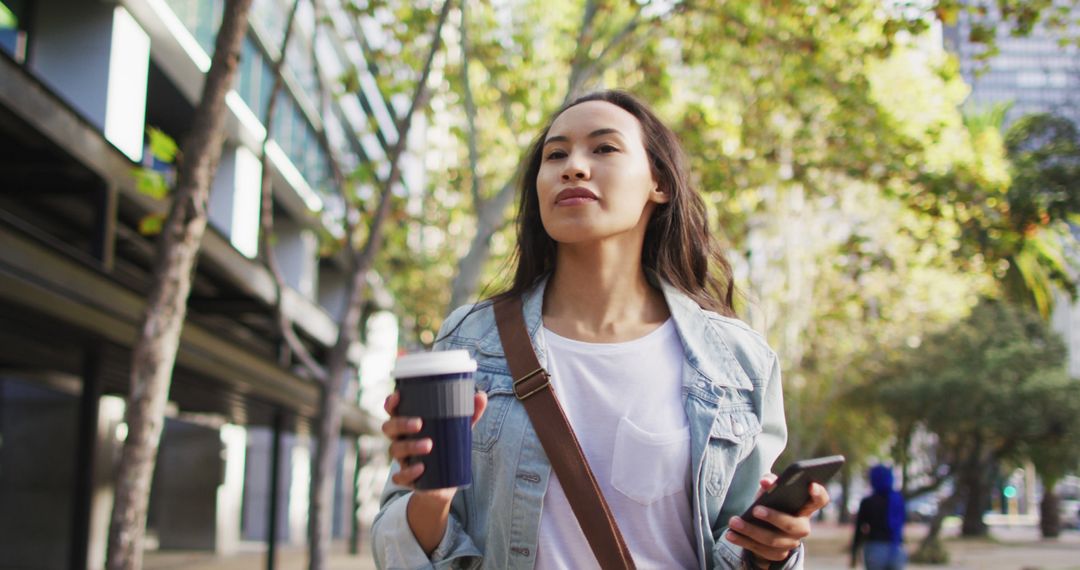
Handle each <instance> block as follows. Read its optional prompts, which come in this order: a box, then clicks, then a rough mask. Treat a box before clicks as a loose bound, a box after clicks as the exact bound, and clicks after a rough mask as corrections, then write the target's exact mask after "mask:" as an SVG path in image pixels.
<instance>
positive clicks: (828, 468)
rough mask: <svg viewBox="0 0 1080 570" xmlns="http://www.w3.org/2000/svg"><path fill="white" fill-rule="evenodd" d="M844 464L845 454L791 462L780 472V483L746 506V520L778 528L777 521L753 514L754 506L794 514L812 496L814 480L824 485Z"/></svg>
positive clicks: (744, 516)
mask: <svg viewBox="0 0 1080 570" xmlns="http://www.w3.org/2000/svg"><path fill="white" fill-rule="evenodd" d="M843 464H844V456H843V455H830V456H828V457H817V458H814V459H803V460H801V461H796V462H795V463H792V464H791V465H788V467H787V469H784V472H783V473H781V474H780V477H779V478H778V479H777V480H776V484H775V485H773V486H772V488H770V489H769V490H768V491H765V492H764V493H762V494H761V496H760V497H758V498H757V500H756V501H754V504H752V505H750V508H748V509H746V512H745V513H743V514H742V516H741V518H742V520H744V521H746V522H748V523H753V524H756V525H758V526H763V527H766V528H770V529H774V528H775V527H773V525H771V524H769V523H767V522H765V521H763V520H758V518H757V517H755V516H754V515H753V511H754V507H756V506H758V505H761V506H763V507H768V508H770V509H774V510H777V511H780V512H784V513H787V514H789V515H793V514H795V513H797V512H799V509H801V508H802V507H803V505H805V504H806V502H807V501H809V500H810V483H820V484H821V485H824V484H825V483H826V482H827V481H828V480H829V479H830V478H832V476H833V475H835V474H836V472H837V471H839V470H840V466H841V465H843Z"/></svg>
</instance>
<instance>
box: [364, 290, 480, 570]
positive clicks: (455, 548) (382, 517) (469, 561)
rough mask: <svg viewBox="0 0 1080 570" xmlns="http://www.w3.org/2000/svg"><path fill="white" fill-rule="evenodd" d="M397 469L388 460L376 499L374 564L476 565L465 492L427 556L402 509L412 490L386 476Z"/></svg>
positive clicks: (449, 323) (397, 567)
mask: <svg viewBox="0 0 1080 570" xmlns="http://www.w3.org/2000/svg"><path fill="white" fill-rule="evenodd" d="M464 309H465V307H462V308H460V309H458V310H456V311H454V312H453V313H452V314H451V315H450V316H449V317H447V318H446V320H445V321H444V322H443V326H442V329H441V330H439V335H438V336H437V337H436V338H438V339H443V337H444V336H445V335H446V331H447V330H453V328H452V327H453V326H454V325H456V324H457V323H458V322H460V321H461V319H462V318H463V317H464V316H465V314H466V313H467V311H465V310H464ZM446 348H447V346H446V343H445V342H437V343H436V344H435V346H434V348H433V349H434V350H445V349H446ZM399 470H400V466H399V465H398V464H397V462H396V461H394V462H392V464H391V467H390V474H389V476H388V477H387V480H386V486H385V487H384V488H383V492H382V497H381V499H380V501H379V513H378V514H377V515H375V521H374V522H373V523H372V526H371V541H372V552H373V554H374V557H375V566H376V567H378V568H381V569H385V570H412V569H417V568H479V567H480V563H481V562H482V560H483V555H482V554H481V552H480V550H479V549H478V548H477V547H476V545H475V544H474V543H473V541H472V538H471V537H469V535H468V534H467V533H466V532H465V529H464V527H463V526H462V524H461V521H462V520H465V518H464V513H465V512H466V510H465V494H464V493H461V492H458V493H457V495H455V497H454V502H453V503H452V504H451V506H450V519H449V521H448V522H447V524H446V532H445V533H444V534H443V537H442V540H441V541H440V542H439V545H438V546H436V547H435V550H434V551H433V552H432V553H431V557H430V558H429V557H428V555H427V554H426V553H425V552H424V549H423V548H422V547H421V546H420V543H419V542H417V540H416V536H415V535H413V532H412V528H410V527H409V521H408V518H407V517H406V508H407V507H408V504H409V499H410V498H411V497H412V495H413V492H412V490H411V489H409V488H407V487H401V486H399V485H395V484H394V482H393V481H391V480H390V477H393V475H394V473H397V472H398V471H399Z"/></svg>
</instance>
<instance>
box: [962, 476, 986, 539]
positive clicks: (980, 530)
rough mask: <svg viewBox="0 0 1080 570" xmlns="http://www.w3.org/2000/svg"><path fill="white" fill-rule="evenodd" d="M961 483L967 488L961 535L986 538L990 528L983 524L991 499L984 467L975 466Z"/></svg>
mask: <svg viewBox="0 0 1080 570" xmlns="http://www.w3.org/2000/svg"><path fill="white" fill-rule="evenodd" d="M961 481H963V483H964V486H965V487H966V491H967V498H966V500H965V501H964V524H963V526H962V527H961V531H960V534H961V535H963V536H965V537H969V538H975V537H983V536H986V535H987V534H988V533H989V528H988V527H987V526H986V523H985V522H983V514H984V513H986V510H987V506H988V505H987V500H988V498H989V497H988V493H989V489H988V487H989V485H988V484H987V476H986V471H985V469H984V468H983V466H982V465H976V466H973V467H972V468H970V469H968V470H967V473H964V476H963V477H962V479H961Z"/></svg>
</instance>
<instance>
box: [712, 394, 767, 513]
mask: <svg viewBox="0 0 1080 570" xmlns="http://www.w3.org/2000/svg"><path fill="white" fill-rule="evenodd" d="M760 433H761V421H760V420H758V418H757V415H755V414H754V413H753V412H752V411H751V410H750V409H745V410H739V409H736V410H728V411H724V410H721V411H720V412H719V413H718V414H717V417H716V419H715V420H714V421H713V425H712V429H711V430H710V431H709V445H708V447H707V448H706V449H705V454H706V456H705V492H707V493H708V494H709V495H712V496H715V497H722V496H724V494H726V493H727V489H728V485H729V484H730V483H731V479H732V477H733V476H734V475H735V468H736V467H737V466H738V465H739V462H741V461H742V460H743V459H746V456H747V455H749V454H750V451H751V450H752V449H753V447H754V444H755V442H756V440H757V436H758V434H760Z"/></svg>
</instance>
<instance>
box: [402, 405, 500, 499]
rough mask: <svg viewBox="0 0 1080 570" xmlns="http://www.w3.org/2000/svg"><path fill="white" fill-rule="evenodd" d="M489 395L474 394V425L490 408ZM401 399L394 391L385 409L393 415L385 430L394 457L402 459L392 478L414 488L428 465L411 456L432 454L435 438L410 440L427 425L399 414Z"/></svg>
mask: <svg viewBox="0 0 1080 570" xmlns="http://www.w3.org/2000/svg"><path fill="white" fill-rule="evenodd" d="M487 401H488V398H487V394H486V393H485V392H477V393H476V394H475V395H474V396H473V415H472V425H473V426H475V425H476V422H478V421H480V416H482V415H483V414H484V409H485V408H487ZM400 402H401V394H399V393H398V391H397V390H395V391H394V393H393V394H390V396H389V397H387V398H386V402H384V403H383V409H384V410H386V413H387V414H390V419H388V420H386V421H385V422H383V425H382V431H383V433H384V434H385V435H386V437H388V438H389V439H390V457H391V458H392V459H393V460H394V461H397V462H398V465H400V466H401V470H400V471H398V472H397V473H395V474H394V475H393V477H391V478H390V479H391V481H393V482H394V484H395V485H401V486H402V487H413V486H414V484H415V483H416V480H417V479H419V478H420V475H421V474H423V472H424V464H423V463H422V462H420V461H409V458H410V457H417V456H421V455H427V454H429V453H431V448H432V441H431V438H426V437H425V438H420V439H409V438H411V437H412V436H414V435H416V434H417V433H419V432H420V428H421V427H422V426H423V420H421V419H420V418H412V417H405V416H398V415H397V407H398V404H399V403H400ZM454 491H455V489H453V488H450V489H433V490H428V491H417V492H418V493H424V494H444V495H445V494H447V492H448V494H449V498H451V499H452V498H453V496H454Z"/></svg>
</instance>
